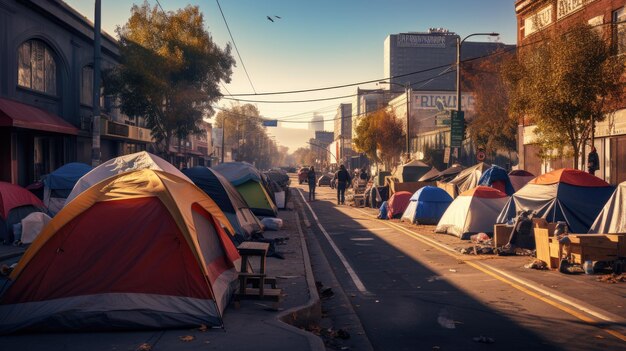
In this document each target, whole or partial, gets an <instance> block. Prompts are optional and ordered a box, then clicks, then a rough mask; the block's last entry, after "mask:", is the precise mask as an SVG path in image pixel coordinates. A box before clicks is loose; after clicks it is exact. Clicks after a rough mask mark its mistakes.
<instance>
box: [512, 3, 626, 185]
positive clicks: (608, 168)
mask: <svg viewBox="0 0 626 351" xmlns="http://www.w3.org/2000/svg"><path fill="white" fill-rule="evenodd" d="M515 13H516V15H517V29H518V31H517V44H518V46H519V47H522V46H524V50H532V45H530V44H532V42H533V41H535V40H536V38H537V37H538V35H541V34H548V35H563V34H564V33H566V32H567V30H568V28H570V27H571V26H572V25H574V24H577V23H580V22H583V23H589V24H590V25H592V26H595V28H597V30H598V31H599V32H600V33H604V34H605V38H606V39H607V40H609V41H610V43H611V44H612V45H613V46H614V48H615V52H616V54H618V55H622V54H624V53H626V0H595V1H580V0H517V1H516V2H515ZM521 122H522V123H521V125H520V126H519V135H518V152H519V159H520V162H519V166H520V168H522V169H525V170H528V171H530V172H532V173H533V174H536V175H538V174H542V173H545V172H549V171H551V170H553V169H558V168H562V167H571V166H572V160H571V159H553V160H543V159H541V158H540V157H539V156H538V153H539V146H538V145H537V143H536V141H535V136H534V133H533V129H534V128H535V126H534V125H532V124H529V123H527V122H526V121H525V120H522V121H521ZM594 146H595V147H596V150H597V153H598V156H599V160H600V169H599V170H598V171H596V173H595V175H596V176H598V177H600V178H602V179H604V180H605V181H607V182H609V183H611V184H619V183H621V182H624V181H626V102H622V103H621V104H620V108H618V109H617V110H616V111H614V112H613V113H612V116H610V117H607V118H606V119H605V120H604V121H602V122H598V123H596V126H595V140H594ZM589 151H590V150H589V146H587V145H586V146H585V148H584V150H583V152H582V156H583V157H582V159H581V160H580V161H581V162H579V164H580V165H581V169H584V170H586V163H585V161H586V157H587V154H588V153H589Z"/></svg>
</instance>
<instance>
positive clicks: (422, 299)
mask: <svg viewBox="0 0 626 351" xmlns="http://www.w3.org/2000/svg"><path fill="white" fill-rule="evenodd" d="M305 187H306V185H302V186H300V190H299V191H301V193H302V194H303V195H304V197H303V198H300V199H298V200H299V201H302V200H303V199H304V198H307V197H308V193H307V190H308V189H305ZM316 194H317V200H316V201H313V202H306V203H304V206H303V208H304V209H305V211H304V212H305V213H306V215H307V217H308V220H309V221H310V222H311V228H312V229H313V232H314V233H315V239H317V241H318V242H319V243H320V245H321V246H322V248H323V251H324V253H325V255H326V257H327V258H328V261H329V262H330V264H331V265H332V267H333V270H334V274H335V275H336V277H337V278H338V280H339V281H340V282H341V288H342V289H343V290H344V291H345V293H346V294H347V296H350V301H351V305H352V308H353V309H354V310H355V311H356V314H357V315H358V317H359V319H360V321H361V323H362V325H363V328H364V330H365V332H366V335H367V338H368V339H369V341H370V342H371V344H372V346H373V348H374V349H375V350H430V349H442V350H444V349H445V350H479V349H481V350H482V349H485V348H486V347H488V346H487V345H485V344H489V343H493V345H492V346H491V347H492V348H493V349H507V350H531V349H532V350H617V349H622V348H623V347H624V342H625V341H626V337H625V333H624V320H625V318H624V316H625V315H626V313H625V312H624V308H623V306H622V304H623V298H624V294H625V292H626V291H625V289H624V288H623V286H618V285H607V284H606V283H601V282H596V281H594V280H593V279H592V278H590V277H586V276H577V277H570V276H565V275H563V274H560V273H557V272H540V271H535V270H529V269H524V268H522V266H523V265H524V264H526V263H527V262H528V261H529V260H530V258H528V257H498V256H494V255H486V256H467V255H461V254H458V253H456V252H454V251H453V250H451V249H452V248H454V247H455V245H456V246H459V244H460V242H461V241H460V240H459V239H458V238H456V237H452V236H446V235H441V234H437V235H435V234H433V228H434V227H432V226H414V225H408V224H406V223H399V222H398V221H397V220H392V221H382V220H377V219H375V215H376V212H377V211H376V210H373V209H367V208H353V207H350V206H346V205H344V206H336V205H335V204H336V195H335V192H334V190H332V189H330V188H328V187H318V188H317V191H316ZM311 210H312V211H313V213H314V214H315V216H314V215H313V213H312V212H311ZM315 217H317V218H318V219H319V221H317V220H316V218H315ZM329 239H330V240H329ZM335 249H338V250H339V254H338V253H337V252H336V250H335ZM316 279H318V280H321V279H323V277H317V276H316Z"/></svg>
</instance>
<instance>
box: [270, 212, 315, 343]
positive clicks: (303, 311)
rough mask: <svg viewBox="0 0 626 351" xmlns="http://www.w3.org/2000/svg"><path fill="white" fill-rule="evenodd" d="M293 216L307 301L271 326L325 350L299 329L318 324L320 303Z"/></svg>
mask: <svg viewBox="0 0 626 351" xmlns="http://www.w3.org/2000/svg"><path fill="white" fill-rule="evenodd" d="M294 215H295V217H296V223H297V227H298V234H299V235H300V243H301V246H302V256H303V258H304V270H305V274H306V282H307V287H308V289H309V300H308V301H307V303H306V304H304V305H300V306H296V307H292V308H290V309H288V310H286V311H283V312H282V313H280V314H279V315H278V316H277V317H276V320H275V321H274V323H272V324H275V325H277V326H279V327H281V328H284V329H287V330H289V331H291V332H294V333H297V334H300V335H302V336H304V337H306V338H307V340H308V341H309V345H310V346H311V350H320V351H321V350H326V346H325V345H324V341H323V340H322V339H321V338H319V337H318V336H316V335H314V334H312V333H309V332H307V331H304V330H303V329H301V328H304V327H307V326H309V325H311V324H315V323H317V322H319V320H320V319H321V318H322V303H321V301H320V298H319V294H318V293H317V287H316V286H315V278H314V277H313V268H312V267H311V257H310V256H309V250H308V248H307V243H306V238H305V236H304V233H303V232H302V224H301V223H300V215H299V214H298V212H297V211H294Z"/></svg>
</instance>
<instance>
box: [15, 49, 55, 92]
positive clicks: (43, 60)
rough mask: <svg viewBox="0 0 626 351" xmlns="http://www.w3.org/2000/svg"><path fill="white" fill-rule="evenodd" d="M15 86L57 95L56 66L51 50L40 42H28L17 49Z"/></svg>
mask: <svg viewBox="0 0 626 351" xmlns="http://www.w3.org/2000/svg"><path fill="white" fill-rule="evenodd" d="M17 84H18V85H19V86H21V87H25V88H29V89H33V90H37V91H41V92H44V93H47V94H50V95H56V94H57V65H56V62H55V61H54V57H53V55H52V50H51V49H50V48H49V47H48V46H47V45H46V44H45V43H44V42H43V41H41V40H36V39H33V40H29V41H26V42H24V43H23V44H22V45H21V46H20V47H19V49H18V64H17Z"/></svg>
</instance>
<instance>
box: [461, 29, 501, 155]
mask: <svg viewBox="0 0 626 351" xmlns="http://www.w3.org/2000/svg"><path fill="white" fill-rule="evenodd" d="M477 35H486V36H490V37H497V36H498V35H500V33H496V32H491V33H473V34H470V35H468V36H466V37H465V38H463V40H461V36H457V37H456V111H457V113H458V114H460V113H461V111H462V110H461V45H463V42H464V41H465V40H466V39H467V38H469V37H473V36H477ZM463 123H465V122H463ZM450 132H452V131H450ZM457 157H458V158H459V159H460V158H461V148H459V154H458V156H457Z"/></svg>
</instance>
